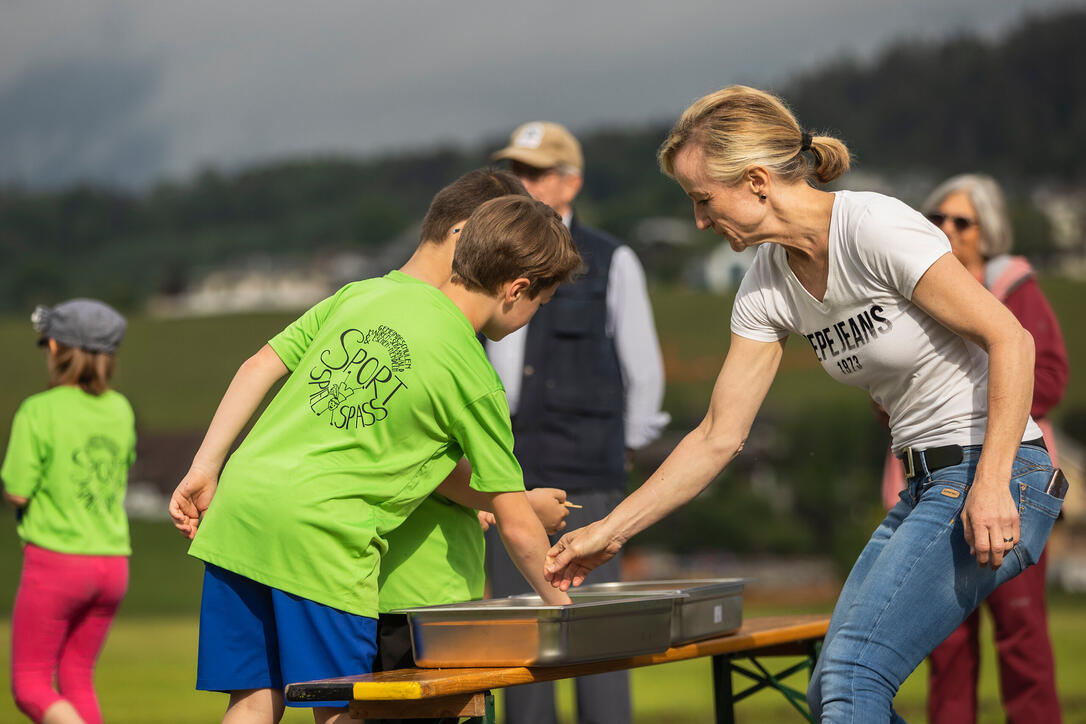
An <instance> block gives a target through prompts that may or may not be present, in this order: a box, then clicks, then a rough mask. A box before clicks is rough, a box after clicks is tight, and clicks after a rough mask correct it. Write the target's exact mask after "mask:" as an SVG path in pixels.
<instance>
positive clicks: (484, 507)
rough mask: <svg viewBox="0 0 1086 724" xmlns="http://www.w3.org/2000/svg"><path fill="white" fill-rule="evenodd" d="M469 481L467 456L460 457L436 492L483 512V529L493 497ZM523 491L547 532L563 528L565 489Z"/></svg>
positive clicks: (489, 517) (489, 521)
mask: <svg viewBox="0 0 1086 724" xmlns="http://www.w3.org/2000/svg"><path fill="white" fill-rule="evenodd" d="M470 481H471V463H469V462H468V459H467V458H460V462H458V463H457V464H456V467H455V468H453V471H452V472H451V473H449V476H448V477H447V478H445V480H443V481H442V482H441V485H439V486H437V492H439V493H441V494H442V495H444V496H445V497H446V498H448V499H449V500H451V501H453V502H454V503H459V504H460V505H463V506H466V507H468V508H472V509H473V510H481V511H483V512H484V514H486V515H484V516H481V517H480V519H479V520H480V523H482V524H483V530H486V529H487V527H489V526H490V525H493V523H494V520H493V517H494V516H493V513H494V508H493V506H492V505H491V498H492V497H493V496H492V495H490V494H489V493H481V492H479V491H478V490H476V489H475V488H473V487H471V485H469V483H470ZM527 493H528V503H529V504H530V505H531V506H532V510H534V511H535V514H536V517H538V518H539V522H540V523H542V524H543V528H544V530H546V531H547V533H548V534H550V533H557V532H558V531H560V530H563V529H564V528H565V527H566V518H567V517H569V508H567V507H566V506H565V505H563V503H565V502H566V491H564V490H561V489H559V488H533V489H532V490H529V491H527Z"/></svg>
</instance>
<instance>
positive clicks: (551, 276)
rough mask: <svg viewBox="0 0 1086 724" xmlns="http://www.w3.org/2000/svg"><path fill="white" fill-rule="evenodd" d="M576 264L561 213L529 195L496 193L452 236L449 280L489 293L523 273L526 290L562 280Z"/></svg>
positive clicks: (535, 290) (530, 291)
mask: <svg viewBox="0 0 1086 724" xmlns="http://www.w3.org/2000/svg"><path fill="white" fill-rule="evenodd" d="M580 267H581V256H580V254H578V253H577V248H576V247H575V246H574V245H573V239H572V238H571V237H570V235H569V229H567V228H566V226H565V224H563V223H562V217H561V216H559V215H558V213H557V212H556V211H555V210H554V209H552V208H551V207H549V206H547V205H546V204H545V203H543V202H542V201H536V200H535V199H533V198H531V197H530V196H502V197H501V198H497V199H491V200H490V201H487V202H486V203H485V204H483V205H482V206H480V207H479V208H478V209H476V210H475V212H474V213H473V214H472V215H471V216H470V217H469V218H468V221H467V223H465V224H464V228H463V230H462V231H461V232H460V239H459V241H457V242H456V253H455V254H454V255H453V263H452V268H453V275H452V280H453V282H455V283H457V284H460V285H462V286H465V287H467V288H468V289H471V290H473V291H480V292H485V293H487V294H489V295H491V296H494V295H497V294H498V293H499V292H500V291H501V286H502V284H504V283H506V282H510V281H513V280H514V279H519V278H521V277H524V278H525V279H528V280H529V281H530V282H531V285H530V286H529V287H528V296H529V297H531V298H533V299H534V298H535V297H536V295H538V294H539V293H540V292H541V291H543V290H544V289H547V288H549V287H552V286H554V285H555V284H559V283H561V282H564V281H568V280H569V279H570V278H571V277H572V276H573V275H574V274H575V273H576V272H577V270H578V269H579V268H580Z"/></svg>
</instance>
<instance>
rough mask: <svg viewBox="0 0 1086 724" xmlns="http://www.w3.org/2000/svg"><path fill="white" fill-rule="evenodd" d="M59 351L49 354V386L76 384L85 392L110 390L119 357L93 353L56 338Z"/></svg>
mask: <svg viewBox="0 0 1086 724" xmlns="http://www.w3.org/2000/svg"><path fill="white" fill-rule="evenodd" d="M54 343H55V344H56V346H57V351H56V353H50V355H49V386H50V387H60V386H62V385H77V386H79V387H80V388H81V389H82V390H83V391H84V392H86V393H87V394H91V395H100V394H102V393H103V392H105V391H106V390H108V389H109V382H110V380H112V379H113V371H114V369H115V368H116V365H117V357H116V356H115V355H112V354H109V353H108V352H90V351H87V350H85V349H79V348H78V347H69V346H67V345H64V344H61V343H60V342H57V341H56V340H54Z"/></svg>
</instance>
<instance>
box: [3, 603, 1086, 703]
mask: <svg viewBox="0 0 1086 724" xmlns="http://www.w3.org/2000/svg"><path fill="white" fill-rule="evenodd" d="M1084 604H1086V601H1084V600H1082V599H1081V598H1079V599H1062V600H1059V601H1055V602H1053V604H1052V605H1051V607H1050V608H1051V616H1050V622H1051V626H1052V637H1053V641H1054V642H1055V644H1056V658H1057V671H1058V676H1059V690H1060V696H1061V700H1062V702H1063V708H1064V721H1065V722H1066V724H1075V723H1078V724H1083V723H1086V689H1084V688H1083V682H1084V681H1086V656H1084V655H1083V652H1084V651H1086V606H1084ZM763 613H768V612H767V611H763V610H757V609H755V610H748V611H747V612H746V615H748V616H756V615H760V614H763ZM772 613H779V611H773V612H772ZM196 630H197V629H196V619H195V617H194V616H192V615H173V616H153V617H146V616H139V615H122V616H121V617H120V618H119V619H118V621H117V623H116V624H115V626H114V628H113V631H112V632H111V635H110V638H109V641H108V643H107V644H106V648H105V651H104V652H103V653H102V657H101V660H100V661H99V665H98V675H97V685H98V693H99V697H100V700H101V706H102V711H103V715H104V717H105V720H106V721H107V722H110V724H158V723H161V724H197V723H199V724H205V723H206V722H211V721H217V720H218V717H220V716H221V714H222V710H223V707H224V706H225V697H224V696H222V695H218V694H209V693H205V692H196V691H193V688H192V686H193V680H194V677H195V670H196ZM9 635H10V622H9V621H8V619H3V620H0V646H2V647H3V648H4V650H8V647H9V643H8V637H9ZM981 640H982V641H984V642H988V641H990V640H991V637H990V636H988V635H983V636H982V637H981ZM785 661H786V659H779V660H777V659H774V660H768V661H767V663H770V662H771V664H772V665H773V666H775V667H777V664H783V662H785ZM7 667H8V659H7V657H6V656H5V657H3V659H2V660H0V677H2V678H3V679H4V680H5V681H7V680H8V676H9V673H8V669H7ZM777 668H783V665H781V666H779V667H777ZM982 668H983V675H982V681H981V712H982V715H981V718H980V721H981V722H982V723H984V724H994V723H995V722H1002V721H1003V716H1002V712H1001V711H1000V709H999V704H998V695H997V684H996V680H995V675H994V660H993V658H992V651H991V647H990V646H988V647H987V649H986V651H985V656H984V661H983V663H982ZM632 676H633V679H632V690H633V700H634V710H635V714H636V717H635V719H636V721H637V722H639V723H641V724H649V723H650V722H651V723H653V724H667V723H673V724H704V722H707V721H711V716H712V685H711V683H710V682H711V666H710V663H709V659H698V660H694V661H686V662H679V663H675V664H666V665H663V666H654V667H651V668H646V669H638V670H635V671H634V672H633V674H632ZM787 681H788V683H789V684H791V685H792V686H793V687H795V688H799V689H803V688H805V686H806V677H805V675H804V674H797V675H795V676H793V677H792V678H791V679H789V680H787ZM734 685H735V686H736V687H737V688H739V687H741V686H743V684H742V682H740V681H739V680H736V682H735V684H734ZM571 688H572V687H571V685H570V684H569V682H561V683H560V684H559V689H558V692H559V706H560V711H561V712H562V716H563V720H564V721H566V722H571V721H573V719H572V712H573V705H572V694H571ZM6 689H7V687H5V693H6ZM925 695H926V671H925V667H924V666H922V667H921V668H920V669H919V670H918V671H917V673H916V674H914V675H913V676H912V677H911V678H909V680H908V681H906V683H905V686H904V687H903V688H902V691H901V693H900V694H899V696H898V701H897V706H898V710H899V712H900V713H901V714H902V715H903V716H904V717H905V718H906V719H907V720H908V721H910V722H923V721H925V720H926V717H925V715H924V697H925ZM736 713H737V715H738V719H739V721H740V722H748V723H750V724H755V723H757V724H765V723H766V722H799V721H801V719H800V718H799V717H798V716H797V715H796V714H795V712H794V711H793V710H792V709H791V708H790V707H789V706H788V704H786V703H785V701H784V699H783V698H782V697H780V696H779V695H777V694H775V693H773V692H768V691H767V692H759V693H758V694H756V695H755V696H753V697H750V698H749V699H747V700H745V701H742V702H740V703H739V705H738V706H737V707H736ZM19 720H20V719H19V715H18V712H17V711H16V710H15V708H14V705H13V703H12V700H11V697H10V694H7V695H6V696H5V697H3V698H2V700H0V721H3V722H16V721H19ZM284 721H285V722H291V723H293V724H302V723H303V722H307V721H312V718H311V717H309V716H308V715H307V714H305V713H304V712H301V711H291V712H289V713H288V714H287V716H286V717H285V718H284Z"/></svg>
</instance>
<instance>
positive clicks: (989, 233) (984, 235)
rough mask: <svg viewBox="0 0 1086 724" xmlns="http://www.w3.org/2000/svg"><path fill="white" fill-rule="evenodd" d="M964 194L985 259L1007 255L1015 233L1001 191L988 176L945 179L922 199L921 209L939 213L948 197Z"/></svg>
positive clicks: (976, 175) (962, 175) (963, 176)
mask: <svg viewBox="0 0 1086 724" xmlns="http://www.w3.org/2000/svg"><path fill="white" fill-rule="evenodd" d="M958 192H961V193H964V194H965V195H966V196H968V197H969V201H970V203H972V204H973V208H974V209H975V210H976V212H977V226H978V227H979V229H980V253H981V255H982V256H983V257H984V258H985V259H991V258H992V257H994V256H999V255H1000V254H1007V253H1009V252H1010V250H1011V246H1013V244H1014V230H1013V229H1012V228H1011V219H1010V216H1009V215H1008V214H1007V202H1006V200H1005V199H1004V198H1003V191H1002V190H1000V188H999V184H998V183H997V182H996V180H995V179H994V178H992V177H991V176H985V175H983V174H979V173H963V174H959V175H958V176H953V177H951V178H948V179H947V180H946V181H944V182H943V183H941V184H939V185H938V186H936V187H935V190H934V191H932V192H931V193H930V194H928V197H927V198H926V199H924V204H923V206H921V208H920V210H921V211H922V212H923V213H924V214H930V213H933V212H935V211H937V210H938V208H939V204H941V203H943V201H944V200H945V199H946V197H947V196H950V195H951V194H953V193H958Z"/></svg>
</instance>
